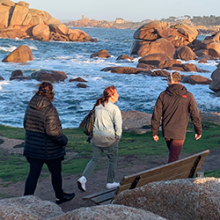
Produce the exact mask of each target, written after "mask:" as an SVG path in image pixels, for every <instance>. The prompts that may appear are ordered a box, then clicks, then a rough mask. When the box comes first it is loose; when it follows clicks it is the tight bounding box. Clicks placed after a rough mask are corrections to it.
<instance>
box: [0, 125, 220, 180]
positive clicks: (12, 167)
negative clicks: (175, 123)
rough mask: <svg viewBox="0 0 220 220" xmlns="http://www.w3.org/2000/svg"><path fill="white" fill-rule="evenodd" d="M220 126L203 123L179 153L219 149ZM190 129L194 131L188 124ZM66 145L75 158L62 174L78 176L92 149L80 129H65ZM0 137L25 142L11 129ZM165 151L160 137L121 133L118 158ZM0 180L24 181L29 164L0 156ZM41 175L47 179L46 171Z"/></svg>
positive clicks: (1, 130)
mask: <svg viewBox="0 0 220 220" xmlns="http://www.w3.org/2000/svg"><path fill="white" fill-rule="evenodd" d="M219 128H220V125H215V124H210V123H204V125H203V136H202V139H200V140H198V141H195V138H194V132H188V133H187V138H186V141H185V144H184V147H183V151H182V153H187V154H194V153H197V152H200V151H203V150H206V149H217V148H218V147H219ZM189 129H190V130H193V127H192V125H191V124H189ZM63 132H64V134H66V135H67V137H68V139H69V142H68V146H67V151H68V152H73V153H74V155H75V156H74V157H67V158H66V159H65V160H64V162H63V173H65V174H76V173H81V172H82V171H83V169H84V168H85V165H86V164H87V162H88V161H89V159H90V158H91V155H92V146H91V145H90V144H88V143H87V142H86V139H87V137H86V136H85V135H84V134H83V131H82V129H81V128H77V129H64V131H63ZM0 135H1V136H4V137H8V138H16V139H24V136H25V133H24V129H22V128H12V127H7V126H2V125H0ZM165 154H167V148H166V146H165V142H164V139H163V138H162V136H161V134H160V140H159V141H158V142H157V143H156V142H154V141H153V139H152V137H151V134H150V132H148V133H146V134H142V135H138V134H133V133H123V137H122V139H121V141H120V143H119V156H127V155H137V156H138V157H143V156H145V155H165ZM0 166H1V169H0V178H1V179H3V180H5V181H13V182H17V181H19V180H24V179H25V178H26V176H27V174H28V168H29V166H28V163H27V162H26V160H25V158H24V157H23V156H19V155H8V154H7V153H5V152H3V153H1V154H0ZM42 175H48V171H47V169H46V167H44V169H43V173H42ZM206 176H215V177H220V171H219V170H217V171H212V172H208V173H207V175H206Z"/></svg>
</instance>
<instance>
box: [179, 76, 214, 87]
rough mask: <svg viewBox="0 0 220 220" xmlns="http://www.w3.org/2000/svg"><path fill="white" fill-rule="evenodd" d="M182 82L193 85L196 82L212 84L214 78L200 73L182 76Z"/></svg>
mask: <svg viewBox="0 0 220 220" xmlns="http://www.w3.org/2000/svg"><path fill="white" fill-rule="evenodd" d="M181 82H182V83H189V84H191V85H194V84H202V85H210V84H211V82H212V80H210V79H208V78H206V77H203V76H199V75H190V76H182V79H181Z"/></svg>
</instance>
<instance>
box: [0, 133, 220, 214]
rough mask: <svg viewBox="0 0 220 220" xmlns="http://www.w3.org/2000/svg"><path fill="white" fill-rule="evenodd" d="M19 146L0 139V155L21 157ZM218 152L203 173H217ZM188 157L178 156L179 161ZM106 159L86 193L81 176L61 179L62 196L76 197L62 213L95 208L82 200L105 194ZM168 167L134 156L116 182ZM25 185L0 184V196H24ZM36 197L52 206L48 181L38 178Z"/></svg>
mask: <svg viewBox="0 0 220 220" xmlns="http://www.w3.org/2000/svg"><path fill="white" fill-rule="evenodd" d="M20 144H22V141H21V140H15V139H7V138H3V137H0V149H1V151H3V152H4V151H5V152H6V151H7V152H9V153H12V154H14V153H15V154H22V151H23V148H17V147H16V146H17V145H20ZM219 154H220V149H219V150H211V151H210V153H209V155H208V156H207V157H206V159H205V162H204V164H203V166H202V171H211V170H215V169H220V160H219ZM186 156H188V155H183V154H181V157H180V158H184V157H186ZM105 159H106V158H103V166H102V167H101V168H100V169H98V170H96V171H95V173H94V175H92V177H91V178H90V179H89V180H88V182H87V185H86V187H87V191H86V192H82V191H80V190H79V189H78V188H77V179H78V178H79V177H80V175H71V176H63V189H64V191H65V192H69V193H70V192H74V193H75V194H76V196H75V198H74V199H73V200H72V201H69V202H66V203H63V204H61V205H60V207H61V208H62V210H63V211H64V212H67V211H71V210H73V209H77V208H80V207H87V206H92V205H95V204H93V203H92V202H90V201H85V200H82V197H83V196H86V195H89V194H92V193H95V192H99V191H102V190H105V185H106V175H107V163H106V160H105ZM166 163H167V156H146V157H145V158H142V159H140V158H139V157H136V156H127V157H120V159H119V161H118V168H117V173H116V181H118V182H120V181H121V180H122V178H123V176H125V175H130V174H134V173H136V172H141V171H144V170H147V169H150V168H154V167H157V166H160V165H164V164H166ZM23 190H24V181H23V182H18V183H5V182H3V181H0V194H4V196H6V197H20V196H22V195H23ZM35 196H38V197H39V198H40V199H42V200H48V201H51V202H55V195H54V191H53V189H52V185H51V181H50V177H46V178H45V177H40V179H39V181H38V185H37V189H36V191H35ZM0 198H1V197H0Z"/></svg>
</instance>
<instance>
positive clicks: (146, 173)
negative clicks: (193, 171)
mask: <svg viewBox="0 0 220 220" xmlns="http://www.w3.org/2000/svg"><path fill="white" fill-rule="evenodd" d="M208 153H209V151H204V152H201V153H199V154H196V155H193V156H191V157H189V158H186V159H182V160H179V161H176V162H173V163H169V164H166V165H163V166H159V167H157V168H153V169H149V170H147V171H143V172H140V173H136V174H133V175H129V176H125V177H124V178H123V180H122V181H121V183H120V184H121V185H123V184H126V183H128V182H130V183H132V182H133V181H134V180H135V178H136V176H138V175H141V177H142V178H146V176H151V175H156V174H157V173H158V172H159V173H163V172H166V170H175V169H176V168H177V167H181V169H184V170H185V166H186V164H189V163H191V165H192V166H193V164H194V161H195V160H196V158H197V157H198V156H200V155H201V156H202V158H201V160H200V162H199V164H198V166H200V164H202V163H203V162H204V159H205V156H206V155H207V154H208ZM192 166H191V167H192ZM189 172H190V170H189ZM186 178H187V177H186Z"/></svg>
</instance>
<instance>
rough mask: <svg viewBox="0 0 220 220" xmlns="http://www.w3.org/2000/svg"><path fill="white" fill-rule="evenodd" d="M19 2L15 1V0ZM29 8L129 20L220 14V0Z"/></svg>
mask: <svg viewBox="0 0 220 220" xmlns="http://www.w3.org/2000/svg"><path fill="white" fill-rule="evenodd" d="M14 2H16V1H14ZM25 2H27V3H29V4H30V6H29V8H34V9H39V10H43V11H47V12H48V13H49V14H51V16H52V17H54V18H57V19H59V20H78V19H81V18H82V15H84V16H85V17H87V18H89V19H96V20H107V21H114V20H115V18H123V19H125V20H126V21H135V22H138V21H143V20H145V19H152V20H153V19H161V18H168V17H170V16H175V17H180V16H184V15H189V16H191V17H192V16H210V15H215V16H220V10H219V8H220V0H208V1H207V0H151V1H148V0H132V1H131V0H77V1H75V0H62V1H54V0H25Z"/></svg>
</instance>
